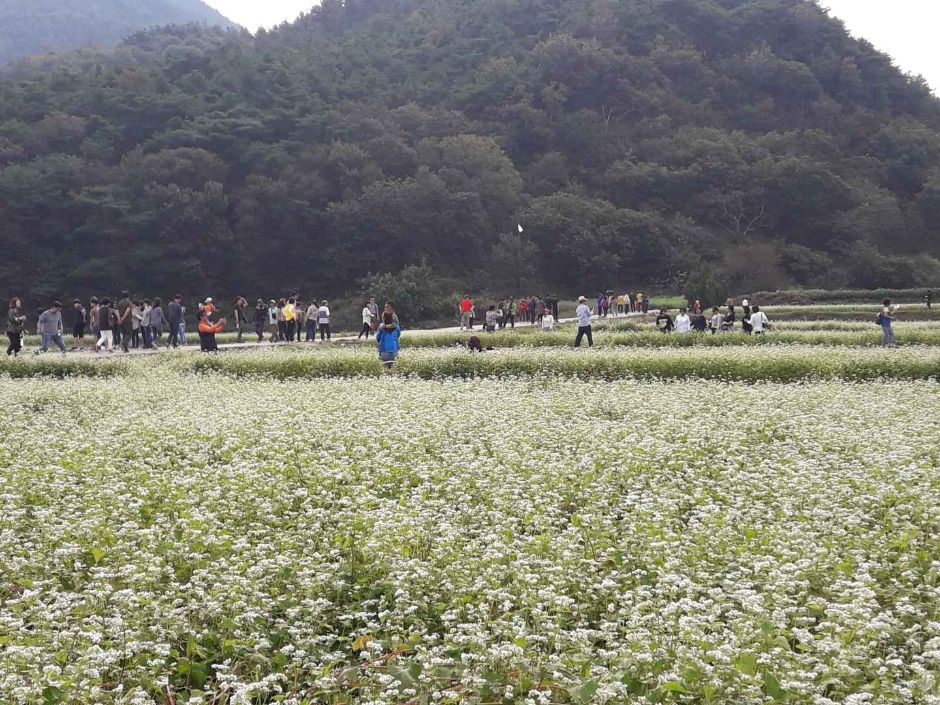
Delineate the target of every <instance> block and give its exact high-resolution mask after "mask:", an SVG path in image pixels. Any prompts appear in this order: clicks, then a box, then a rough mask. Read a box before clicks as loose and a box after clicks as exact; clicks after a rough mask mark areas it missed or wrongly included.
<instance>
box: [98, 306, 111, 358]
mask: <svg viewBox="0 0 940 705" xmlns="http://www.w3.org/2000/svg"><path fill="white" fill-rule="evenodd" d="M98 335H99V337H98V340H97V342H95V352H98V351H99V350H100V349H101V347H102V346H104V347H105V348H107V350H108V352H111V351H112V350H114V311H112V310H111V300H110V299H108V298H104V299H101V303H100V304H99V305H98Z"/></svg>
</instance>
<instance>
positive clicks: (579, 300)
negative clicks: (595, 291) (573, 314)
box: [578, 296, 587, 303]
mask: <svg viewBox="0 0 940 705" xmlns="http://www.w3.org/2000/svg"><path fill="white" fill-rule="evenodd" d="M582 301H587V299H586V298H584V297H583V296H579V297H578V303H581V302H582Z"/></svg>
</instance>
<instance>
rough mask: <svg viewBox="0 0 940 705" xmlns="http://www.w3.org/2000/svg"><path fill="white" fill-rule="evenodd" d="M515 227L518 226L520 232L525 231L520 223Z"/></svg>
mask: <svg viewBox="0 0 940 705" xmlns="http://www.w3.org/2000/svg"><path fill="white" fill-rule="evenodd" d="M516 227H518V228H519V232H520V233H521V232H525V231H524V230H523V229H522V226H521V225H517V226H516Z"/></svg>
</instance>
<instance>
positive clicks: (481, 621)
mask: <svg viewBox="0 0 940 705" xmlns="http://www.w3.org/2000/svg"><path fill="white" fill-rule="evenodd" d="M0 390H2V394H3V398H4V404H3V406H2V408H0V458H2V460H0V702H3V703H16V704H32V703H37V704H38V703H43V705H47V704H50V703H53V704H54V703H63V704H64V703H106V704H116V703H127V704H131V705H147V704H151V703H168V702H174V703H179V704H182V703H189V704H191V705H195V704H196V703H206V704H208V703H220V702H227V703H231V704H232V705H234V704H236V703H245V704H248V703H259V702H281V703H291V704H294V705H300V704H301V703H326V702H335V701H336V700H335V696H339V695H343V696H345V697H346V698H348V700H346V701H347V702H356V703H362V704H366V703H369V704H375V705H380V704H381V705H385V704H391V703H419V702H421V703H427V702H431V703H457V702H466V703H526V704H532V705H536V704H539V705H541V704H543V703H554V702H574V703H595V702H596V703H631V702H636V703H647V702H663V701H683V702H701V703H707V702H712V703H766V702H773V701H784V700H786V701H787V702H794V703H812V704H813V705H824V704H828V703H850V702H851V703H880V704H884V705H888V704H889V703H891V704H894V703H910V704H911V705H914V704H921V703H937V702H938V700H937V697H936V694H937V693H938V692H940V690H938V688H940V682H938V668H940V619H938V617H937V605H938V600H940V561H938V559H937V552H936V546H937V541H938V531H940V475H938V473H937V469H938V465H940V456H938V449H937V443H936V439H937V435H936V425H935V424H936V412H937V409H938V408H940V389H938V387H937V385H936V384H934V383H929V382H899V383H894V384H887V383H876V384H869V385H861V384H845V383H839V382H825V383H823V382H816V383H802V384H798V385H775V384H754V385H743V384H737V385H732V384H725V383H720V382H708V381H697V382H695V383H690V382H673V383H666V382H654V383H643V382H634V381H620V382H613V383H605V382H600V381H578V380H574V379H572V380H563V379H538V380H533V381H531V382H526V381H521V380H499V379H490V380H470V381H463V380H459V379H452V380H447V381H422V380H418V379H411V378H403V377H395V376H389V377H387V378H385V379H381V380H375V379H348V380H329V379H324V380H313V381H297V380H288V381H284V382H277V381H273V380H268V379H261V378H251V377H249V378H236V377H234V376H222V375H214V374H200V375H196V374H189V373H185V372H180V371H179V370H177V369H176V368H174V367H172V365H170V364H152V363H151V364H147V365H141V366H139V367H135V368H134V370H133V373H132V374H128V375H125V376H118V377H115V378H112V379H78V378H75V379H66V380H54V379H31V380H10V379H2V380H0Z"/></svg>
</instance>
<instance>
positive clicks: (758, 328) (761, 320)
mask: <svg viewBox="0 0 940 705" xmlns="http://www.w3.org/2000/svg"><path fill="white" fill-rule="evenodd" d="M748 323H749V324H750V327H751V330H752V331H753V332H754V335H763V334H764V329H766V328H769V327H770V321H768V320H767V314H766V313H764V312H763V311H761V310H760V306H756V305H755V306H754V311H753V313H751V317H750V320H749V321H748Z"/></svg>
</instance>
